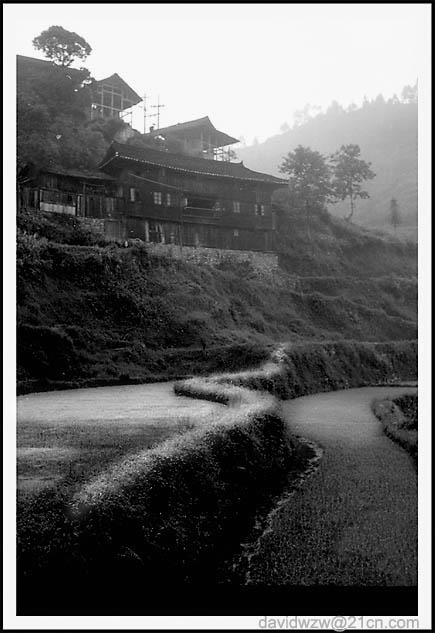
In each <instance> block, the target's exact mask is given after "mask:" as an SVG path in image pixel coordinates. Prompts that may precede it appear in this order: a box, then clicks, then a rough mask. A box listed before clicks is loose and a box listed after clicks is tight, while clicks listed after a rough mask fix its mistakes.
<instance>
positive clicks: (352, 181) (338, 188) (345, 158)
mask: <svg viewBox="0 0 435 633" xmlns="http://www.w3.org/2000/svg"><path fill="white" fill-rule="evenodd" d="M360 155H361V149H360V147H359V145H352V144H350V145H342V146H341V147H340V149H339V151H338V152H335V154H332V156H331V157H330V160H331V163H332V166H333V167H332V174H333V179H332V190H333V194H334V198H335V201H338V200H346V198H349V201H350V213H349V215H348V216H347V217H346V220H348V221H349V220H350V219H351V218H352V216H353V212H354V210H355V200H356V199H357V198H369V197H370V196H369V194H368V192H367V191H363V189H362V187H361V185H362V183H363V182H364V181H365V180H371V179H372V178H374V177H375V176H376V174H375V173H374V172H373V171H372V170H371V169H370V165H371V163H366V162H365V161H364V160H362V159H360Z"/></svg>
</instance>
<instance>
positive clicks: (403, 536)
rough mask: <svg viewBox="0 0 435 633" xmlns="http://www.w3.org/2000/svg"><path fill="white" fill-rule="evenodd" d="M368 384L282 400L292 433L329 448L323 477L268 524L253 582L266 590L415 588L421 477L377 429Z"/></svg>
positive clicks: (378, 393) (394, 391)
mask: <svg viewBox="0 0 435 633" xmlns="http://www.w3.org/2000/svg"><path fill="white" fill-rule="evenodd" d="M405 392H406V393H411V392H415V388H410V387H366V388H362V389H349V390H346V391H340V392H330V393H322V394H316V395H313V396H305V397H301V398H297V399H295V400H292V401H290V402H288V403H284V413H285V415H286V417H287V419H288V421H289V425H290V428H291V430H292V431H293V432H294V433H296V434H299V435H301V436H303V437H306V438H308V439H310V440H313V441H314V442H316V443H317V444H319V445H320V446H321V447H322V449H323V456H322V458H321V460H320V464H319V468H318V470H317V471H316V472H315V473H314V474H313V475H312V476H311V477H310V478H309V479H308V480H307V481H305V483H304V484H303V485H302V487H301V488H300V489H299V490H297V491H296V492H295V493H294V494H293V495H291V496H290V497H289V498H288V499H287V500H286V501H284V502H283V503H281V504H280V505H279V506H278V508H277V509H276V511H275V512H274V513H273V515H272V516H271V517H270V524H269V528H268V529H267V530H266V531H265V532H264V533H263V535H262V536H261V537H260V539H259V541H258V543H257V548H256V551H255V553H254V554H253V555H252V556H251V560H250V568H249V572H248V579H249V580H248V581H249V583H252V584H267V585H282V584H286V585H289V584H290V585H299V586H300V585H361V586H367V585H369V586H370V585H380V586H399V585H402V586H405V585H407V586H410V585H415V584H417V475H416V471H415V469H414V466H413V464H412V461H411V459H410V457H409V456H408V454H407V453H406V452H405V451H404V450H403V449H402V448H400V447H398V446H397V445H396V444H394V443H393V442H392V441H391V440H389V439H388V438H387V437H386V436H385V435H384V434H383V433H382V430H381V425H380V423H379V422H378V420H377V419H376V418H375V416H374V415H373V414H372V412H371V409H370V404H371V402H372V401H373V399H375V398H380V397H386V396H389V395H394V396H396V395H399V394H401V393H405Z"/></svg>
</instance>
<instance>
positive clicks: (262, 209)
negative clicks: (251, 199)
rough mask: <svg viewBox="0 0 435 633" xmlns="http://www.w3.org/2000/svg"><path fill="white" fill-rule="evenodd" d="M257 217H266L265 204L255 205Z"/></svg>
mask: <svg viewBox="0 0 435 633" xmlns="http://www.w3.org/2000/svg"><path fill="white" fill-rule="evenodd" d="M254 209H255V215H265V213H266V209H265V206H264V204H254Z"/></svg>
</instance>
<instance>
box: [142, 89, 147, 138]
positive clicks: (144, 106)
mask: <svg viewBox="0 0 435 633" xmlns="http://www.w3.org/2000/svg"><path fill="white" fill-rule="evenodd" d="M147 99H148V97H147V96H146V94H144V96H143V133H144V134H146V133H147Z"/></svg>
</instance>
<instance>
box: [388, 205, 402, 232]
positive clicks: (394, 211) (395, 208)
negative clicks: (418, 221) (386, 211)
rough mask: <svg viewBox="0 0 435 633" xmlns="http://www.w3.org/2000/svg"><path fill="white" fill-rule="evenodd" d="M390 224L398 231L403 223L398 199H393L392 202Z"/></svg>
mask: <svg viewBox="0 0 435 633" xmlns="http://www.w3.org/2000/svg"><path fill="white" fill-rule="evenodd" d="M390 222H391V226H393V227H394V228H395V229H397V227H398V226H399V225H400V224H401V223H402V218H401V217H400V211H399V205H398V204H397V200H396V198H392V199H391V201H390Z"/></svg>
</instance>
